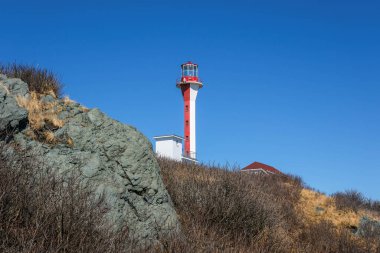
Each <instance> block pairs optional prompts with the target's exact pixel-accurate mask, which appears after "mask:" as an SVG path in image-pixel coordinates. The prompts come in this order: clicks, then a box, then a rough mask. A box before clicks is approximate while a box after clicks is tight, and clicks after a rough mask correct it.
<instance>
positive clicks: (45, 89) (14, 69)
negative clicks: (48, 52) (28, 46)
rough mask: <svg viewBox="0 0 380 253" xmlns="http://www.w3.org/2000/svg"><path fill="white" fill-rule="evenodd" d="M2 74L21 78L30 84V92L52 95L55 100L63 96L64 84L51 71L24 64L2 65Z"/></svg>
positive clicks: (0, 67) (0, 71) (0, 68)
mask: <svg viewBox="0 0 380 253" xmlns="http://www.w3.org/2000/svg"><path fill="white" fill-rule="evenodd" d="M0 73H2V74H5V75H6V76H8V77H11V78H20V79H21V80H23V81H24V82H26V83H27V84H28V87H29V90H30V91H33V92H36V93H37V94H44V95H51V96H53V97H55V98H57V97H60V96H61V94H62V87H63V85H62V83H61V82H60V81H59V80H58V78H57V76H56V75H55V74H54V73H53V72H51V71H49V70H46V69H42V68H38V67H34V66H30V65H22V64H7V65H2V64H0Z"/></svg>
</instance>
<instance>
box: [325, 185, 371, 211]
mask: <svg viewBox="0 0 380 253" xmlns="http://www.w3.org/2000/svg"><path fill="white" fill-rule="evenodd" d="M332 197H333V199H334V200H335V205H336V207H337V208H338V209H341V210H344V209H346V210H347V209H350V210H353V211H354V212H357V211H359V209H363V208H367V209H371V202H370V201H369V200H368V199H367V198H365V197H364V196H363V194H362V193H360V192H358V191H355V190H347V191H345V192H337V193H335V194H333V195H332Z"/></svg>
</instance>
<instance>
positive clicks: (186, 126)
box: [181, 83, 191, 156]
mask: <svg viewBox="0 0 380 253" xmlns="http://www.w3.org/2000/svg"><path fill="white" fill-rule="evenodd" d="M181 90H182V96H183V101H184V105H185V107H184V115H185V119H184V120H185V121H184V130H185V136H184V137H185V155H186V156H190V138H191V136H190V84H189V83H188V84H185V85H182V86H181Z"/></svg>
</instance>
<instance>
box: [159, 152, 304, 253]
mask: <svg viewBox="0 0 380 253" xmlns="http://www.w3.org/2000/svg"><path fill="white" fill-rule="evenodd" d="M159 163H160V166H161V169H162V174H163V179H164V181H165V183H166V186H167V189H168V191H169V193H170V195H171V197H172V199H173V202H174V205H175V207H176V210H177V212H178V214H179V216H180V220H181V222H182V226H183V231H184V234H185V238H186V239H184V240H182V241H181V242H182V243H180V242H179V241H178V240H177V241H176V245H180V248H181V249H183V248H184V247H185V248H186V247H188V248H187V250H191V251H192V252H218V251H227V252H228V251H233V252H249V251H251V252H252V251H263V250H265V251H263V252H288V251H289V250H290V249H291V248H292V245H293V242H292V240H291V238H290V236H289V234H290V228H291V227H292V226H293V223H295V224H297V223H298V219H297V215H296V214H295V212H294V207H293V205H292V204H291V203H292V202H294V201H297V198H299V189H300V188H298V186H297V185H299V182H298V183H297V182H296V181H294V180H293V179H291V178H290V177H286V176H257V175H252V174H250V173H242V172H238V171H228V170H227V169H226V168H224V169H220V168H217V167H210V166H202V165H194V164H184V163H178V162H174V161H170V160H167V159H162V158H160V159H159ZM184 242H186V246H184V244H183V243H184ZM168 245H169V246H168V248H170V246H173V245H172V244H170V243H169V244H168ZM187 250H185V252H189V251H187Z"/></svg>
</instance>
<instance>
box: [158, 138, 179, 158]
mask: <svg viewBox="0 0 380 253" xmlns="http://www.w3.org/2000/svg"><path fill="white" fill-rule="evenodd" d="M156 153H157V154H158V155H160V156H164V157H167V158H170V159H173V160H176V161H181V160H182V140H181V139H179V138H174V137H166V138H160V139H158V140H156Z"/></svg>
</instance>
